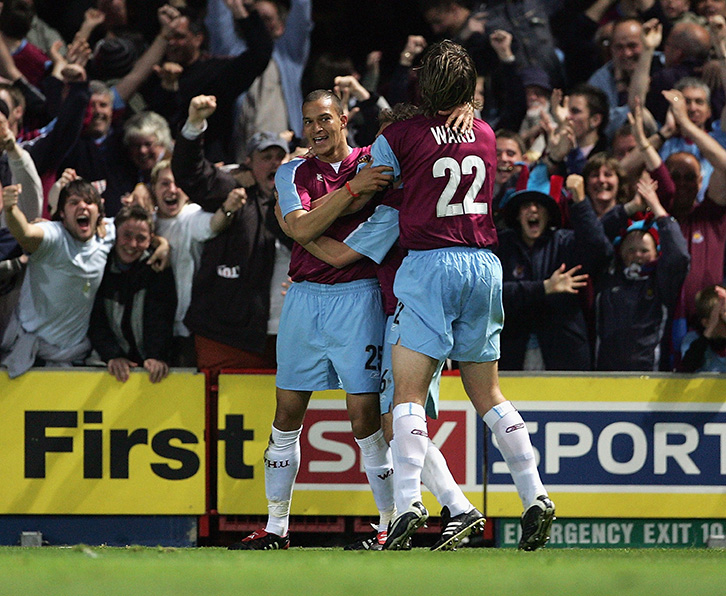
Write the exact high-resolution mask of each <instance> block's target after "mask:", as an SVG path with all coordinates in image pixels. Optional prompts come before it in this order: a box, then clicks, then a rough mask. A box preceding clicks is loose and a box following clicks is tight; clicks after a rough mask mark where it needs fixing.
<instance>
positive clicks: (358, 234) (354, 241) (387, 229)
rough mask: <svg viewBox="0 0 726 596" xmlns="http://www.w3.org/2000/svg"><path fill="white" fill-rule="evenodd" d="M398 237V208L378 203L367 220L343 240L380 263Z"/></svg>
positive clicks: (355, 249)
mask: <svg viewBox="0 0 726 596" xmlns="http://www.w3.org/2000/svg"><path fill="white" fill-rule="evenodd" d="M397 239H398V210H397V209H394V208H393V207H389V206H387V205H378V207H376V210H375V211H374V212H373V215H371V216H370V217H369V218H368V219H367V220H366V221H364V222H363V223H362V224H361V225H359V226H358V227H357V228H356V229H355V230H353V231H352V232H351V233H350V234H348V237H347V238H346V239H345V240H343V242H344V243H345V244H347V245H348V246H349V247H350V248H352V249H353V250H354V251H356V252H358V253H360V254H362V255H364V256H366V257H368V258H369V259H371V260H373V261H375V262H376V263H378V264H379V265H380V264H381V262H382V261H383V259H384V258H385V257H386V255H387V254H388V251H389V250H390V249H391V247H392V246H393V245H394V244H395V242H396V240H397Z"/></svg>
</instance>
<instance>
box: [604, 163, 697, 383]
mask: <svg viewBox="0 0 726 596" xmlns="http://www.w3.org/2000/svg"><path fill="white" fill-rule="evenodd" d="M656 188H657V184H656V183H655V182H653V180H651V178H650V176H649V175H648V174H647V173H645V174H643V176H641V178H640V180H638V185H637V192H638V193H639V194H640V195H641V197H642V198H643V200H644V201H645V203H646V204H647V206H648V208H649V210H650V213H649V214H648V215H649V217H647V218H646V219H644V220H641V221H637V222H634V223H632V224H631V225H630V226H628V228H627V229H626V230H625V231H624V233H623V234H622V235H621V236H620V237H619V238H616V239H615V244H616V250H617V253H616V256H615V260H614V261H613V264H612V265H611V266H610V268H609V269H608V271H607V272H605V273H604V274H603V275H602V276H601V277H600V278H599V279H598V280H597V281H596V290H597V296H596V299H595V309H596V312H595V316H596V334H597V341H596V346H595V367H596V369H597V370H611V371H615V370H617V371H646V370H661V369H668V368H669V367H668V365H667V364H666V362H667V360H668V359H667V358H665V357H664V358H661V356H662V355H663V356H667V355H668V353H669V352H670V350H669V346H668V345H664V341H667V338H668V337H670V334H669V333H668V334H667V333H666V330H667V329H668V326H669V324H670V321H671V318H672V314H673V309H674V307H675V305H676V302H677V301H678V297H679V295H680V292H681V286H682V285H683V280H684V279H685V277H686V274H687V273H688V265H689V262H690V257H689V254H688V247H687V245H686V240H685V238H684V237H683V234H682V233H681V229H680V226H679V225H678V222H676V220H675V219H673V218H672V217H671V216H670V215H669V214H668V212H667V211H666V210H665V208H664V207H663V206H662V205H661V203H660V201H659V200H658V195H657V194H656ZM650 216H652V217H650Z"/></svg>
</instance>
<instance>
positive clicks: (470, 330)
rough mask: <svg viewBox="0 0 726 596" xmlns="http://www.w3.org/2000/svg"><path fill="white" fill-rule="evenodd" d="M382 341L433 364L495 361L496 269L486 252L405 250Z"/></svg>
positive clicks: (499, 318) (498, 325)
mask: <svg viewBox="0 0 726 596" xmlns="http://www.w3.org/2000/svg"><path fill="white" fill-rule="evenodd" d="M393 291H394V293H395V294H396V297H397V298H398V306H397V307H396V314H395V315H394V320H393V324H392V325H391V333H390V335H389V338H388V341H389V342H390V343H392V344H395V343H398V341H399V340H400V342H401V345H403V346H404V347H406V348H409V349H410V350H414V351H416V352H419V353H421V354H425V355H426V356H429V357H430V358H434V359H435V360H439V361H442V360H445V359H446V358H452V359H454V360H458V361H460V362H492V361H494V360H498V359H499V334H500V333H501V330H502V325H503V323H504V308H503V306H502V265H501V263H500V262H499V259H498V258H497V256H496V255H495V254H494V253H493V252H492V251H490V250H489V249H486V248H470V247H453V248H439V249H435V250H421V251H409V253H408V255H407V256H406V258H405V259H404V260H403V263H402V264H401V267H400V268H399V270H398V273H397V274H396V281H395V284H394V286H393Z"/></svg>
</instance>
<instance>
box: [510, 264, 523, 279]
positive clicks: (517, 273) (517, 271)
mask: <svg viewBox="0 0 726 596" xmlns="http://www.w3.org/2000/svg"><path fill="white" fill-rule="evenodd" d="M512 277H513V278H514V279H523V278H524V267H522V265H517V266H516V267H515V268H514V270H513V271H512Z"/></svg>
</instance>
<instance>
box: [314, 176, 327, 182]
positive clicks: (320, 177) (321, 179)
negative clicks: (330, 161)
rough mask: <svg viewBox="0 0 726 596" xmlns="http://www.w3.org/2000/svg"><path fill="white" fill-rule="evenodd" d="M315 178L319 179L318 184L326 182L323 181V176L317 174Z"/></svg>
mask: <svg viewBox="0 0 726 596" xmlns="http://www.w3.org/2000/svg"><path fill="white" fill-rule="evenodd" d="M315 177H316V178H317V179H318V182H325V180H323V175H322V174H316V175H315Z"/></svg>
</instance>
